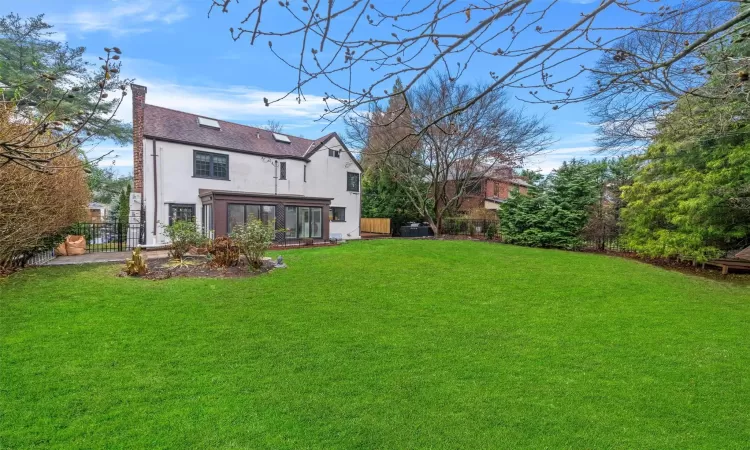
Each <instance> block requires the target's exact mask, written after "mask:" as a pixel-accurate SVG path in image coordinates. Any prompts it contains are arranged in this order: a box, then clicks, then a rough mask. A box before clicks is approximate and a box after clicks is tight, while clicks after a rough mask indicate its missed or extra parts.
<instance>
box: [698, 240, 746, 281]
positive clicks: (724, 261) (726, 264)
mask: <svg viewBox="0 0 750 450" xmlns="http://www.w3.org/2000/svg"><path fill="white" fill-rule="evenodd" d="M706 264H708V265H709V266H715V267H721V274H722V275H726V274H728V273H729V269H740V270H750V247H747V248H745V249H743V250H741V251H739V252H737V253H735V255H734V257H733V258H719V259H713V260H711V261H706Z"/></svg>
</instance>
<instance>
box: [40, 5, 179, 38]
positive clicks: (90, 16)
mask: <svg viewBox="0 0 750 450" xmlns="http://www.w3.org/2000/svg"><path fill="white" fill-rule="evenodd" d="M111 3H113V4H114V6H111V7H109V8H101V7H96V8H92V9H78V10H75V11H73V12H72V13H70V14H65V15H50V17H49V20H50V22H52V23H55V24H57V25H59V26H61V27H62V28H64V29H65V30H67V31H68V32H81V33H88V32H95V31H108V32H109V33H111V34H112V35H114V36H119V35H125V34H134V33H136V34H137V33H146V32H148V31H151V28H150V26H151V25H155V24H167V25H168V24H172V23H175V22H178V21H180V20H183V19H185V18H187V17H188V11H187V8H185V6H184V5H183V4H182V3H181V2H180V1H179V0H164V1H158V0H133V1H130V2H127V3H126V2H124V1H122V2H121V1H115V2H111Z"/></svg>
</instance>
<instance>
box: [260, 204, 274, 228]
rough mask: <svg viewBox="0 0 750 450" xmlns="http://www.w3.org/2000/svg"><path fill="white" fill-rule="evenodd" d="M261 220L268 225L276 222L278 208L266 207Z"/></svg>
mask: <svg viewBox="0 0 750 450" xmlns="http://www.w3.org/2000/svg"><path fill="white" fill-rule="evenodd" d="M261 220H263V223H265V224H266V225H268V224H269V223H273V222H274V221H276V207H275V206H264V207H263V209H262V210H261Z"/></svg>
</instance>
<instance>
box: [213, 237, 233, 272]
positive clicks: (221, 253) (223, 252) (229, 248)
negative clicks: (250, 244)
mask: <svg viewBox="0 0 750 450" xmlns="http://www.w3.org/2000/svg"><path fill="white" fill-rule="evenodd" d="M208 254H209V256H210V258H211V263H212V264H214V265H216V266H219V267H231V266H236V265H237V264H238V263H239V261H240V248H239V246H237V244H236V243H235V242H234V241H233V240H232V238H230V237H228V236H219V237H217V238H216V239H214V240H213V241H210V242H209V244H208Z"/></svg>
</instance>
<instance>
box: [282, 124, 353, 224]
mask: <svg viewBox="0 0 750 450" xmlns="http://www.w3.org/2000/svg"><path fill="white" fill-rule="evenodd" d="M330 149H333V150H338V151H339V157H338V158H334V157H331V156H328V150H330ZM287 170H288V169H287ZM307 170H308V172H307V175H308V176H307V186H306V191H305V195H307V196H310V197H330V198H333V200H331V207H334V206H335V207H343V208H346V211H345V218H346V222H331V223H330V231H329V233H330V235H331V236H332V235H334V234H340V235H341V236H342V237H343V238H344V239H359V237H360V236H359V219H360V217H361V216H362V214H361V210H360V208H361V205H362V203H361V198H362V197H361V194H362V174H361V171H360V170H359V167H357V164H356V163H355V162H354V160H353V159H352V158H351V156H349V153H347V152H346V151H344V148H343V146H342V145H341V143H340V142H339V141H338V139H335V138H334V139H333V140H331V141H329V143H328V144H327V145H324V146H323V147H321V148H320V149H319V150H318V151H317V152H316V153H315V154H313V155H312V156H310V162H309V163H308V169H307ZM311 170H312V172H311ZM347 172H355V173H358V174H360V176H359V178H360V180H359V185H360V189H359V192H348V191H347V190H346V173H347ZM311 173H313V174H314V175H313V176H312V177H311V176H310V174H311Z"/></svg>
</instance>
